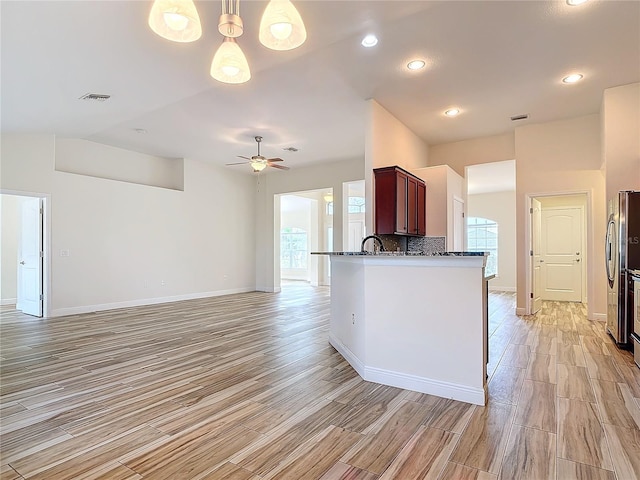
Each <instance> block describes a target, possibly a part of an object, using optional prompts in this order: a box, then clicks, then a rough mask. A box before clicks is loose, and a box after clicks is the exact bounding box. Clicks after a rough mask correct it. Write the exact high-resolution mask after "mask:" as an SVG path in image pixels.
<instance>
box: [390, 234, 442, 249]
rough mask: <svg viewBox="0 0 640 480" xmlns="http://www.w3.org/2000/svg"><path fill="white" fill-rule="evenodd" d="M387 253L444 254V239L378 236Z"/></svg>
mask: <svg viewBox="0 0 640 480" xmlns="http://www.w3.org/2000/svg"><path fill="white" fill-rule="evenodd" d="M380 238H381V239H382V243H383V245H384V248H385V250H387V251H388V252H396V251H398V250H399V251H401V252H406V251H421V252H425V253H435V252H444V251H445V250H446V249H447V247H446V237H405V236H402V235H380Z"/></svg>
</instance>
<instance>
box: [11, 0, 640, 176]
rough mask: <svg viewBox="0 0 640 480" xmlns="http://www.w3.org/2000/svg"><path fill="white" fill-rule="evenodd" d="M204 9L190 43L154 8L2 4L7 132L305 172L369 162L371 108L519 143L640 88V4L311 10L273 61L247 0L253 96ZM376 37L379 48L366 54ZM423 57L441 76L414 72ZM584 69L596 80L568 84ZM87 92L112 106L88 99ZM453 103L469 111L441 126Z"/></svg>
mask: <svg viewBox="0 0 640 480" xmlns="http://www.w3.org/2000/svg"><path fill="white" fill-rule="evenodd" d="M195 3H196V6H197V8H198V11H199V13H200V18H201V20H202V24H203V32H204V33H203V36H202V38H201V39H200V40H198V41H197V42H195V43H189V44H178V43H172V42H169V41H167V40H164V39H162V38H160V37H158V36H157V35H155V34H154V33H153V32H152V31H151V30H150V29H149V27H148V26H147V16H148V12H149V10H150V8H151V4H152V2H151V1H111V0H108V1H42V2H38V1H6V0H3V1H2V2H0V8H1V11H0V14H1V58H0V60H1V63H2V69H1V82H2V83H1V87H2V101H1V114H2V116H1V122H2V123H1V128H2V131H3V132H37V133H55V134H57V135H59V136H62V137H76V138H84V139H88V140H93V141H96V142H101V143H106V144H109V145H114V146H119V147H123V148H128V149H131V150H135V151H141V152H145V153H149V154H154V155H161V156H168V157H186V158H193V159H199V160H205V161H210V162H213V163H215V164H219V165H222V164H225V163H228V162H233V161H237V159H236V158H235V156H236V155H246V156H250V155H253V154H254V153H255V149H256V147H255V141H254V139H253V137H254V136H255V135H262V136H263V137H264V142H263V148H262V153H263V154H264V155H265V156H279V157H282V158H284V159H285V161H286V163H285V164H286V165H289V166H290V167H292V168H295V167H296V166H299V165H304V164H309V163H314V162H323V161H331V160H338V159H346V158H354V157H362V156H363V155H364V131H365V125H366V120H365V114H366V100H367V99H369V98H375V99H376V100H377V101H378V102H379V103H380V104H381V105H382V106H384V107H385V108H386V109H387V110H389V111H390V112H391V113H392V114H393V115H395V116H396V117H397V118H399V119H400V120H401V121H402V122H404V123H405V124H406V125H407V126H409V127H410V128H411V129H412V130H413V131H414V132H415V133H416V134H418V135H419V136H420V137H422V138H423V139H424V140H425V141H426V142H428V143H429V144H439V143H445V142H451V141H458V140H463V139H466V138H473V137H479V136H485V135H493V134H499V133H503V132H507V131H510V130H512V129H513V128H514V123H513V122H511V121H510V119H509V117H510V116H512V115H517V114H523V113H528V114H529V115H530V119H529V120H524V121H520V123H518V124H519V125H521V124H523V123H527V122H532V123H538V122H546V121H551V120H555V119H560V118H568V117H573V116H579V115H585V114H591V113H596V112H598V111H599V109H600V103H601V100H602V91H603V90H604V89H605V88H607V87H611V86H616V85H623V84H628V83H633V82H637V81H640V2H638V1H603V0H600V1H598V0H591V1H590V2H588V3H586V4H584V5H582V6H579V7H570V6H568V5H567V4H566V3H565V1H564V0H555V1H493V2H490V1H469V2H465V1H441V2H435V1H406V2H405V1H397V0H393V1H304V0H297V1H294V3H295V5H296V6H297V8H298V10H299V11H300V13H301V15H302V17H303V19H304V21H305V24H306V26H307V31H308V40H307V42H306V43H305V44H304V45H303V46H302V47H300V48H298V49H296V50H293V51H289V52H275V51H271V50H268V49H266V48H264V47H263V46H261V45H260V44H259V42H258V40H257V30H258V24H259V19H260V15H261V13H262V10H263V9H264V7H265V5H266V1H249V0H242V1H241V2H240V13H241V15H242V18H243V20H244V25H245V34H244V35H243V36H242V37H240V39H239V43H240V45H241V47H242V49H243V50H244V52H245V54H246V56H247V58H248V61H249V64H250V66H251V69H252V76H253V77H252V79H251V80H250V81H249V82H248V83H246V84H242V85H225V84H221V83H218V82H217V81H215V80H214V79H212V78H211V77H210V76H209V67H210V64H211V59H212V57H213V53H214V52H215V50H216V49H217V47H218V45H219V44H220V43H221V36H220V34H219V33H218V32H217V28H216V26H217V20H218V16H219V14H220V2H218V1H198V0H196V2H195ZM369 32H374V33H376V34H377V35H378V37H379V39H380V42H379V44H378V46H377V47H375V48H372V49H364V48H363V47H361V46H360V40H361V38H362V37H363V36H364V34H366V33H369ZM414 57H422V58H424V59H425V60H426V61H427V68H426V69H424V70H423V71H421V72H409V71H407V70H406V69H404V65H406V63H407V61H408V60H409V59H412V58H414ZM573 71H580V72H582V73H583V74H584V75H585V78H584V80H583V81H582V82H581V83H579V84H576V85H572V86H569V85H563V84H562V83H561V82H560V79H561V78H562V77H563V76H564V75H565V74H567V73H570V72H573ZM88 92H93V93H104V94H110V95H112V98H111V99H110V100H109V101H107V102H104V103H97V102H87V101H81V100H78V97H80V96H81V95H83V94H85V93H88ZM451 106H458V107H459V108H460V109H461V110H462V114H461V115H460V116H458V117H456V118H448V117H445V116H443V115H442V112H443V111H444V110H445V109H446V108H448V107H451ZM135 129H144V130H146V131H147V132H148V133H146V134H139V133H136V132H135ZM289 146H294V147H297V148H299V149H300V151H299V152H297V153H291V152H286V151H283V150H282V148H284V147H289ZM229 168H234V169H241V168H244V167H242V166H240V167H229ZM247 171H248V172H249V171H250V169H249V168H247ZM275 173H279V174H281V173H282V172H280V171H278V172H275Z"/></svg>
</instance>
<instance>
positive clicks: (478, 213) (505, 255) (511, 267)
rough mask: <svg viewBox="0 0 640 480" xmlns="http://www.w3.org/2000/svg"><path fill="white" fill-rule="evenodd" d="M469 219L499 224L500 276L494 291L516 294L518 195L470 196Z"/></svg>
mask: <svg viewBox="0 0 640 480" xmlns="http://www.w3.org/2000/svg"><path fill="white" fill-rule="evenodd" d="M467 217H483V218H489V219H491V220H495V221H496V222H498V275H497V276H496V278H494V279H493V280H491V281H490V282H489V288H490V289H491V290H503V291H508V292H515V291H516V192H515V191H510V192H494V193H480V194H476V195H468V196H467Z"/></svg>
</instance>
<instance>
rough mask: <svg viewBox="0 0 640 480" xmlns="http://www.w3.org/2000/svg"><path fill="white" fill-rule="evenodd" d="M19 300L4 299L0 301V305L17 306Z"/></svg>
mask: <svg viewBox="0 0 640 480" xmlns="http://www.w3.org/2000/svg"><path fill="white" fill-rule="evenodd" d="M16 301H17V298H3V299H2V300H0V305H15V304H16Z"/></svg>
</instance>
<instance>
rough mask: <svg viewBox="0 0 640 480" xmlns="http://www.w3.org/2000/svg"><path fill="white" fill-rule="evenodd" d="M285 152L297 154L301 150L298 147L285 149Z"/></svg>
mask: <svg viewBox="0 0 640 480" xmlns="http://www.w3.org/2000/svg"><path fill="white" fill-rule="evenodd" d="M283 150H286V151H287V152H297V151H298V150H299V149H297V148H296V147H285V148H283Z"/></svg>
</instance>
